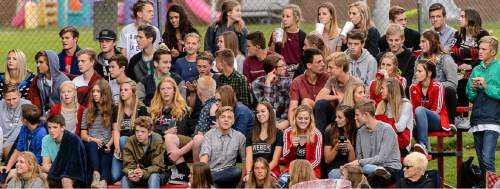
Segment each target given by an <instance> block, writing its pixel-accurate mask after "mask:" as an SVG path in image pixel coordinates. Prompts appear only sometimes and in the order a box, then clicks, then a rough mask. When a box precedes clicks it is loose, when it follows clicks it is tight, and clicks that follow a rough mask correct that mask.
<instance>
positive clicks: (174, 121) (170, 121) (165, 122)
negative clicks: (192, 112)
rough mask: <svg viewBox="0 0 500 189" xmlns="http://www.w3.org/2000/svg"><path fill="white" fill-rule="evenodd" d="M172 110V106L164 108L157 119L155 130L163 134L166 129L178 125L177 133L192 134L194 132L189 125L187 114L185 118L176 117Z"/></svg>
mask: <svg viewBox="0 0 500 189" xmlns="http://www.w3.org/2000/svg"><path fill="white" fill-rule="evenodd" d="M171 111H172V109H171V108H166V109H163V111H162V112H161V114H160V116H159V117H158V118H157V119H156V120H155V124H154V126H153V131H154V132H156V133H158V134H160V135H162V136H163V135H165V131H166V130H168V129H170V128H172V127H174V126H176V127H177V134H179V135H184V136H191V135H192V134H193V133H192V132H191V130H190V128H189V127H188V125H187V119H188V117H187V115H186V116H184V117H183V118H174V117H173V116H172V112H171Z"/></svg>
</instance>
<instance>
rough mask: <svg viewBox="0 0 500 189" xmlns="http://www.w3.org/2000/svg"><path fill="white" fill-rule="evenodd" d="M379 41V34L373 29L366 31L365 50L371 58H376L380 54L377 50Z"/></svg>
mask: <svg viewBox="0 0 500 189" xmlns="http://www.w3.org/2000/svg"><path fill="white" fill-rule="evenodd" d="M379 40H380V33H379V32H378V30H377V29H376V28H375V27H372V28H370V29H368V36H367V40H366V42H365V49H366V50H368V51H369V52H370V54H371V55H372V56H377V55H378V53H379V52H380V51H379V49H378V42H379Z"/></svg>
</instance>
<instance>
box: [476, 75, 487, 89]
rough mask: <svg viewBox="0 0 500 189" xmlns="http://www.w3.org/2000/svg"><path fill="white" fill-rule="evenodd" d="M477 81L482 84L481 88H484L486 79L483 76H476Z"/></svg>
mask: <svg viewBox="0 0 500 189" xmlns="http://www.w3.org/2000/svg"><path fill="white" fill-rule="evenodd" d="M475 79H476V80H477V83H478V84H479V85H481V86H482V88H483V89H486V86H487V84H486V80H484V78H483V77H476V78H475Z"/></svg>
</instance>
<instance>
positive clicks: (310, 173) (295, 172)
mask: <svg viewBox="0 0 500 189" xmlns="http://www.w3.org/2000/svg"><path fill="white" fill-rule="evenodd" d="M288 172H289V173H290V183H289V186H293V185H294V184H297V183H300V182H304V181H310V180H316V179H317V178H316V176H315V175H314V170H313V167H312V165H311V163H310V162H309V161H307V160H305V159H296V160H293V161H292V162H291V163H290V169H289V170H288Z"/></svg>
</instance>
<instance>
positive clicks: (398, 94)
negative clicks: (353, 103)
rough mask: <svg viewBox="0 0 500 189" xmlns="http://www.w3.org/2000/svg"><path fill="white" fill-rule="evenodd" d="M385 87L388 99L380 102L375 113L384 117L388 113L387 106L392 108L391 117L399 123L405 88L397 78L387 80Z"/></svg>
mask: <svg viewBox="0 0 500 189" xmlns="http://www.w3.org/2000/svg"><path fill="white" fill-rule="evenodd" d="M384 85H386V86H387V99H384V100H382V101H380V103H379V104H378V106H377V110H376V111H375V115H384V114H386V113H388V112H387V106H391V110H392V112H390V113H391V115H392V116H393V117H394V120H395V121H396V122H397V121H398V120H399V117H400V116H401V112H400V110H401V105H402V104H403V86H402V84H401V82H399V81H398V80H396V79H395V78H387V79H385V80H384Z"/></svg>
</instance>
